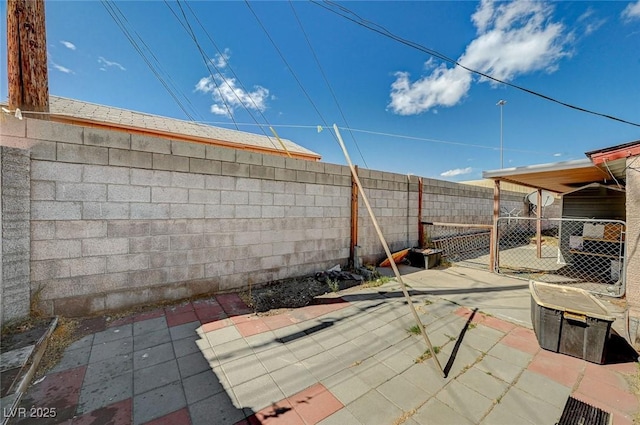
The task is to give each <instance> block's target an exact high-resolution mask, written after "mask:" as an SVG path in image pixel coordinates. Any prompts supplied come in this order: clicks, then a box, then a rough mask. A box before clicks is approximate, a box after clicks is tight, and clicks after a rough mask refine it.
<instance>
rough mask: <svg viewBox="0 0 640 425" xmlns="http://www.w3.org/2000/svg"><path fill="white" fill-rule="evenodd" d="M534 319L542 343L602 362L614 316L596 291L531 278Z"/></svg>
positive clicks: (583, 357)
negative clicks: (594, 292)
mask: <svg viewBox="0 0 640 425" xmlns="http://www.w3.org/2000/svg"><path fill="white" fill-rule="evenodd" d="M529 291H530V292H531V323H532V324H533V330H534V331H535V333H536V338H538V343H539V344H540V347H542V348H544V349H545V350H549V351H554V352H556V353H562V354H568V355H570V356H574V357H579V358H581V359H584V360H587V361H589V362H592V363H598V364H602V363H604V360H605V354H606V346H607V341H608V339H609V333H610V332H611V324H612V323H613V321H614V320H615V318H614V317H613V316H611V314H610V313H609V311H608V310H607V308H606V307H605V306H604V305H603V304H602V303H601V302H600V301H598V299H597V298H595V297H594V296H593V295H591V294H590V293H588V292H587V291H584V290H582V289H578V288H571V287H567V286H561V285H551V284H548V283H541V282H534V281H529Z"/></svg>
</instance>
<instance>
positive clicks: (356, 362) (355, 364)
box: [349, 360, 362, 367]
mask: <svg viewBox="0 0 640 425" xmlns="http://www.w3.org/2000/svg"><path fill="white" fill-rule="evenodd" d="M361 364H362V360H356V361H355V362H353V363H351V365H350V366H349V367H354V366H360V365H361Z"/></svg>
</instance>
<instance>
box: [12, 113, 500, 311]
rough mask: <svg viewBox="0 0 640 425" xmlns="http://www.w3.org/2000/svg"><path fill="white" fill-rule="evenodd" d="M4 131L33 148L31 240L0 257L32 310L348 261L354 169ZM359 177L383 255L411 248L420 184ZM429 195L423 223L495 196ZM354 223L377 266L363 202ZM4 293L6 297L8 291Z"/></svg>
mask: <svg viewBox="0 0 640 425" xmlns="http://www.w3.org/2000/svg"><path fill="white" fill-rule="evenodd" d="M2 135H3V143H4V142H5V141H6V140H10V141H11V142H12V143H16V144H19V145H21V146H31V160H30V162H29V161H28V156H24V155H23V159H24V158H26V159H27V162H26V166H25V167H22V170H23V172H24V170H27V172H26V176H25V177H27V178H29V179H30V181H29V183H28V184H27V186H26V187H27V188H30V193H29V191H28V190H24V189H23V191H22V192H21V195H20V197H21V198H20V199H21V200H22V202H26V205H27V207H26V214H27V215H25V214H22V215H20V216H19V217H20V220H22V222H23V223H26V227H24V229H26V239H24V238H22V237H20V238H18V239H19V240H20V241H21V242H25V241H27V242H26V243H18V242H16V243H11V242H10V241H9V239H7V238H4V242H3V252H4V253H10V254H11V255H13V254H14V253H17V252H18V251H19V252H20V253H21V254H20V255H21V256H20V257H19V258H21V259H23V263H22V266H21V267H22V268H20V270H21V271H24V270H27V272H26V273H27V274H26V276H28V277H30V279H26V280H25V282H23V284H22V285H21V286H20V287H21V288H22V289H21V290H22V292H20V294H19V295H17V296H19V298H20V300H21V302H22V304H23V305H26V306H27V313H28V305H29V289H30V293H31V299H33V300H35V301H37V302H38V303H39V305H40V307H41V308H43V309H44V310H45V311H46V312H48V313H62V314H66V315H84V314H91V313H96V312H101V311H106V310H115V309H121V308H125V307H128V306H132V305H137V304H145V303H152V302H157V301H167V300H175V299H179V298H184V297H189V296H193V295H197V294H203V293H214V292H225V291H235V290H240V289H244V288H247V287H248V286H249V285H259V284H264V283H266V282H269V281H271V280H277V279H282V278H286V277H292V276H299V275H303V274H307V273H312V272H315V271H318V270H322V269H326V268H328V267H331V266H333V265H335V264H341V265H346V263H347V261H348V256H349V238H350V214H351V206H350V205H351V176H350V172H349V168H348V167H345V166H340V165H334V164H326V163H321V162H310V161H303V160H296V159H290V158H284V157H277V156H271V155H261V154H257V153H252V152H247V151H241V150H234V149H226V148H221V147H216V146H210V145H204V144H194V143H188V142H179V141H172V140H167V139H160V138H152V137H148V136H143V135H138V134H129V133H124V132H118V131H106V130H102V129H97V128H90V127H81V126H72V125H66V124H60V123H55V122H48V121H39V120H33V119H25V120H23V121H18V120H15V119H12V118H11V119H10V122H8V123H6V124H5V123H3V125H2ZM24 152H28V151H24ZM25 155H26V153H25ZM3 158H4V157H3ZM7 164H8V163H7ZM29 164H30V169H29ZM5 168H6V169H7V170H9V168H7V167H5V163H4V162H3V170H5ZM14 172H15V170H12V171H11V173H14ZM13 175H14V174H12V176H13ZM360 176H361V179H362V182H363V185H364V187H365V190H366V192H367V195H368V197H369V199H370V202H371V204H372V206H373V209H374V212H375V213H376V215H377V217H378V220H379V222H380V225H381V227H382V230H383V233H384V234H385V237H386V238H387V241H388V242H389V245H390V246H391V249H392V250H395V249H399V248H403V247H406V246H414V245H416V244H417V240H418V227H417V221H418V208H417V202H418V196H417V191H418V184H417V178H416V177H415V176H412V177H411V179H409V178H408V177H407V176H406V175H398V174H392V173H383V172H380V171H374V170H360ZM6 178H7V177H6V176H5V174H3V180H2V185H3V186H2V187H3V198H2V199H3V204H2V205H3V207H2V208H3V221H2V226H3V229H5V228H8V227H7V226H9V221H8V220H7V217H9V216H8V215H5V214H4V212H5V209H6V208H7V207H6V206H7V205H9V204H5V202H6V201H7V199H8V198H6V197H5V194H7V193H9V192H7V191H6V190H7V189H6V188H7V187H8V186H7V184H6V182H8V180H5V179H6ZM12 178H14V177H12ZM424 192H425V201H424V205H423V216H424V217H425V219H438V220H440V219H441V220H442V221H454V220H458V219H460V220H462V221H466V222H468V221H469V220H472V219H475V217H477V216H478V215H482V216H487V217H488V220H489V221H488V222H490V217H491V205H492V191H491V190H486V189H476V188H469V187H468V186H465V185H459V184H455V183H447V182H440V181H436V180H429V181H427V182H426V183H425V189H424ZM11 193H17V192H11ZM7 196H8V195H7ZM433 211H437V213H436V212H433ZM452 212H453V213H452ZM434 214H435V217H434ZM29 215H30V216H29ZM359 216H360V220H359V240H358V242H359V245H360V246H361V247H362V252H363V255H364V256H365V257H369V258H370V259H372V260H376V259H379V258H381V257H382V255H383V251H382V247H381V245H380V242H379V241H378V238H377V235H376V233H375V231H374V228H373V226H372V224H371V221H370V219H369V217H368V214H367V212H366V210H365V207H364V204H363V202H362V199H360V209H359ZM3 232H4V230H3ZM3 236H4V235H3ZM18 248H20V249H18ZM22 248H25V249H27V251H25V249H22ZM16 249H18V250H16ZM25 253H26V254H25ZM8 259H9V257H7V256H3V259H2V264H3V278H6V277H7V276H9V275H8V274H7V273H5V272H4V270H5V269H7V270H8V267H9V266H10V261H9V260H8ZM25 266H26V267H27V268H26V269H25V268H24V267H25ZM11 276H13V275H11ZM21 276H23V277H25V275H24V274H23V275H21ZM29 280H30V286H29ZM2 286H3V291H4V294H6V293H7V289H11V288H12V287H10V286H7V281H5V280H3V284H2ZM9 292H10V291H9ZM5 296H6V295H5ZM4 299H5V297H3V300H4ZM3 303H4V301H3ZM16 305H18V304H16ZM4 310H6V309H4V308H3V311H4ZM23 310H24V309H23Z"/></svg>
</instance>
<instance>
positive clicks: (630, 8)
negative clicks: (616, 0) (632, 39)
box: [622, 0, 640, 22]
mask: <svg viewBox="0 0 640 425" xmlns="http://www.w3.org/2000/svg"><path fill="white" fill-rule="evenodd" d="M622 19H623V20H625V21H627V22H628V21H632V20H634V19H640V0H638V1H636V2H635V3H629V4H628V5H627V7H625V8H624V10H623V11H622Z"/></svg>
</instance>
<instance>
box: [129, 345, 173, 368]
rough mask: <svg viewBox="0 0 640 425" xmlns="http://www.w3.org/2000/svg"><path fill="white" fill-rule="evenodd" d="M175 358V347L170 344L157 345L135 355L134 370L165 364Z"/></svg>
mask: <svg viewBox="0 0 640 425" xmlns="http://www.w3.org/2000/svg"><path fill="white" fill-rule="evenodd" d="M173 358H175V355H174V353H173V346H172V345H171V344H170V343H165V344H161V345H156V346H154V347H149V348H145V349H144V350H140V351H136V352H134V353H133V369H134V370H138V369H142V368H145V367H149V366H153V365H155V364H158V363H163V362H166V361H169V360H171V359H173Z"/></svg>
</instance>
